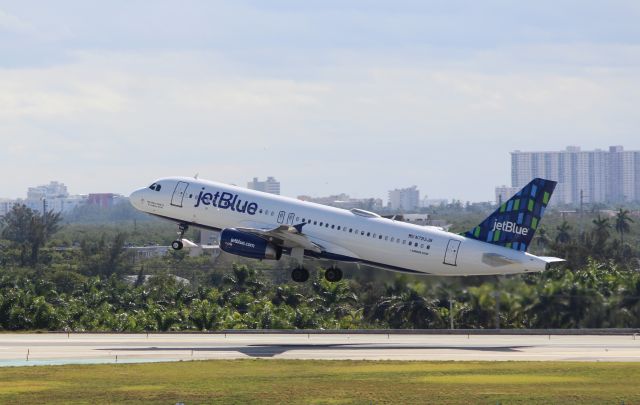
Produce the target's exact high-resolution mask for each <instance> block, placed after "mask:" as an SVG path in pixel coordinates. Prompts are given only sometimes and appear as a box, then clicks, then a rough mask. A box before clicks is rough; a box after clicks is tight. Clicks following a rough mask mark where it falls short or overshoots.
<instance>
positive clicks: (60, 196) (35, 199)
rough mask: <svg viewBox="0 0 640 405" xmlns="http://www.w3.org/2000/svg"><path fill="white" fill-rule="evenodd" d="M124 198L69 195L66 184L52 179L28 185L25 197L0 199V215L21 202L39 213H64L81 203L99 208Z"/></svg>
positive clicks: (111, 194) (108, 195)
mask: <svg viewBox="0 0 640 405" xmlns="http://www.w3.org/2000/svg"><path fill="white" fill-rule="evenodd" d="M124 198H125V197H124V196H122V195H120V194H114V193H95V194H89V195H88V196H87V195H70V194H69V191H68V190H67V186H65V185H64V184H63V183H60V182H57V181H52V182H50V183H49V184H47V185H42V186H37V187H29V188H28V189H27V198H26V199H22V198H17V199H2V200H0V216H4V215H6V214H7V213H8V212H9V211H11V210H12V209H13V206H14V205H17V204H22V205H24V206H26V207H27V208H30V209H32V210H33V211H36V212H39V213H42V212H43V211H44V210H46V211H53V212H54V213H65V212H69V211H72V210H73V209H74V208H76V207H78V206H79V205H82V204H91V205H97V206H99V207H101V208H107V207H111V206H112V205H114V204H115V203H117V202H119V201H121V200H123V199H124Z"/></svg>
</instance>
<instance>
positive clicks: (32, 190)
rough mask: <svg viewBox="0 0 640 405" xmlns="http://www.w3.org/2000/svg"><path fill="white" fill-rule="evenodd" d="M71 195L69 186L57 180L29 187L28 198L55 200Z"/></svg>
mask: <svg viewBox="0 0 640 405" xmlns="http://www.w3.org/2000/svg"><path fill="white" fill-rule="evenodd" d="M65 197H69V192H68V191H67V186H65V185H64V184H63V183H59V182H57V181H52V182H50V183H49V184H47V185H43V186H37V187H29V188H28V189H27V200H42V199H43V198H46V199H47V200H53V199H55V198H65Z"/></svg>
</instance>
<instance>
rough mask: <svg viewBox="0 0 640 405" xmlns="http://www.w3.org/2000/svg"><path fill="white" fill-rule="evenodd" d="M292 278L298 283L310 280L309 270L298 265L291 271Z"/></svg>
mask: <svg viewBox="0 0 640 405" xmlns="http://www.w3.org/2000/svg"><path fill="white" fill-rule="evenodd" d="M291 279H292V280H293V281H295V282H296V283H304V282H305V281H307V280H309V270H307V269H305V268H304V267H302V266H300V267H296V268H295V269H293V270H292V271H291Z"/></svg>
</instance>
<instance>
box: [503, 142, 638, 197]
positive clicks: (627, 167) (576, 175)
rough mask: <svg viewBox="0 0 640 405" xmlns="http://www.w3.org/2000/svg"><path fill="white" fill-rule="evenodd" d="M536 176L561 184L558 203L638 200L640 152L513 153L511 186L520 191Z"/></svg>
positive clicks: (572, 148)
mask: <svg viewBox="0 0 640 405" xmlns="http://www.w3.org/2000/svg"><path fill="white" fill-rule="evenodd" d="M534 177H542V178H546V179H550V180H555V181H557V182H558V185H557V186H556V190H555V193H554V198H553V200H552V201H553V202H555V203H560V204H569V205H578V204H580V201H581V199H582V202H584V203H604V202H612V203H616V202H624V201H638V200H640V151H624V149H623V147H622V146H611V147H610V148H609V150H608V151H604V150H600V149H596V150H593V151H582V150H580V148H579V147H577V146H569V147H567V149H566V150H564V151H558V152H521V151H514V152H512V153H511V185H512V187H514V188H516V189H520V188H521V187H524V186H525V185H526V184H527V183H528V182H529V181H531V179H533V178H534ZM496 194H498V190H497V189H496Z"/></svg>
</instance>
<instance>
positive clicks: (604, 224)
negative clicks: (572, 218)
mask: <svg viewBox="0 0 640 405" xmlns="http://www.w3.org/2000/svg"><path fill="white" fill-rule="evenodd" d="M592 222H593V225H595V229H594V230H593V234H594V236H595V237H596V244H597V247H600V246H602V245H603V244H604V243H606V241H607V239H609V229H611V224H610V223H609V218H602V217H600V214H598V217H597V218H596V219H594V220H593V221H592Z"/></svg>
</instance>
